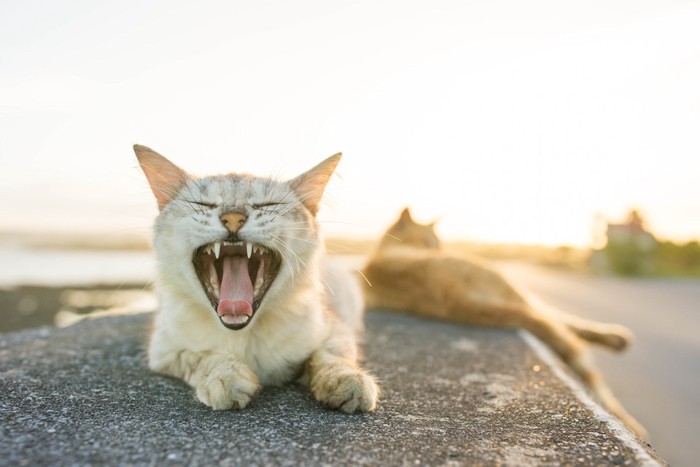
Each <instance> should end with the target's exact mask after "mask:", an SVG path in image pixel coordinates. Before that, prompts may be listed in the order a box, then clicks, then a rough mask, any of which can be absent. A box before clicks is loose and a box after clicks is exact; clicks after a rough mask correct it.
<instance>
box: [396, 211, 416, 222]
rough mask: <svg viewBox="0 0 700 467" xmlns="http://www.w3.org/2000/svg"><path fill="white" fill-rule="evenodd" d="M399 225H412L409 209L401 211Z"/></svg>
mask: <svg viewBox="0 0 700 467" xmlns="http://www.w3.org/2000/svg"><path fill="white" fill-rule="evenodd" d="M399 223H401V224H408V223H413V218H412V217H411V210H410V209H408V208H404V210H403V211H401V216H400V217H399Z"/></svg>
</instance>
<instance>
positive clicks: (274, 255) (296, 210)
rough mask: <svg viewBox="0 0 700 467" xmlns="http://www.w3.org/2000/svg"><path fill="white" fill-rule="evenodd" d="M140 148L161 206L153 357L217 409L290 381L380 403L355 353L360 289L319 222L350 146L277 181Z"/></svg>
mask: <svg viewBox="0 0 700 467" xmlns="http://www.w3.org/2000/svg"><path fill="white" fill-rule="evenodd" d="M134 151H135V152H136V156H137V158H138V160H139V163H140V165H141V168H142V169H143V171H144V173H145V175H146V178H147V179H148V182H149V184H150V187H151V190H152V191H153V194H154V195H155V198H156V201H157V202H158V208H159V210H160V213H159V214H158V217H157V218H156V222H155V234H154V248H155V252H156V260H157V269H158V281H157V292H158V296H159V300H160V309H159V311H158V312H157V313H156V318H155V323H154V328H153V332H152V335H151V340H150V344H149V348H148V365H149V367H150V368H151V369H152V370H153V371H156V372H158V373H163V374H166V375H170V376H174V377H176V378H180V379H182V380H184V381H186V382H187V383H188V384H189V385H190V386H192V387H193V388H194V389H195V391H196V394H197V398H198V399H199V400H200V401H201V402H202V403H204V404H206V405H208V406H210V407H212V408H213V409H215V410H226V409H242V408H244V407H245V406H246V405H248V404H249V403H250V401H251V399H252V398H253V396H254V395H255V393H256V392H258V390H259V389H260V387H261V386H265V385H281V384H284V383H287V382H291V381H298V382H301V383H303V384H306V385H308V386H309V388H310V390H311V392H312V394H313V395H314V397H315V398H316V399H317V400H318V401H319V402H320V403H322V404H323V405H325V406H327V407H330V408H333V409H338V410H342V411H344V412H348V413H353V412H366V411H371V410H374V408H375V405H376V401H377V397H378V394H379V389H378V387H377V384H376V382H375V379H374V377H373V376H371V375H370V374H368V373H367V372H365V371H364V370H363V369H362V368H360V366H359V365H358V363H357V355H358V349H357V343H356V333H357V332H358V331H359V330H360V328H361V324H362V313H363V307H362V297H361V293H360V289H359V286H358V285H357V283H356V282H354V280H353V279H354V278H353V277H352V276H351V275H350V274H348V273H346V274H345V276H343V275H342V271H333V270H332V268H330V267H329V266H328V265H324V264H323V263H322V240H321V236H320V232H319V225H318V222H317V221H316V213H317V211H318V208H319V202H320V200H321V196H322V194H323V191H324V188H325V186H326V182H327V181H328V179H329V178H330V176H331V175H332V174H333V172H334V170H335V167H336V165H337V164H338V162H339V161H340V154H336V155H334V156H332V157H329V158H328V159H326V160H325V161H323V162H321V163H320V164H318V165H317V166H315V167H314V168H312V169H311V170H309V171H307V172H305V173H303V174H301V175H299V176H298V177H296V178H294V179H292V180H289V181H279V180H276V179H271V178H265V177H255V176H253V175H248V174H226V175H215V176H210V177H194V176H192V175H190V174H188V173H187V172H185V171H184V170H182V169H181V168H179V167H178V166H176V165H175V164H173V163H172V162H170V161H169V160H168V159H166V158H165V157H163V156H161V155H160V154H158V153H156V152H155V151H153V150H151V149H149V148H147V147H145V146H139V145H136V146H134ZM343 279H345V280H343ZM329 287H331V288H333V289H334V290H335V294H334V295H333V296H330V293H328V288H329ZM341 297H342V300H340V298H341Z"/></svg>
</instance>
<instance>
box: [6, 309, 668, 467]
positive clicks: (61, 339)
mask: <svg viewBox="0 0 700 467" xmlns="http://www.w3.org/2000/svg"><path fill="white" fill-rule="evenodd" d="M149 322H150V315H149V314H143V315H137V316H131V317H118V318H105V319H99V320H93V321H85V322H82V323H80V324H77V325H75V326H72V327H69V328H65V329H54V328H39V329H33V330H28V331H22V332H16V333H12V334H5V335H0V415H1V417H2V428H1V430H2V433H1V435H0V459H3V464H6V465H31V466H36V465H89V464H93V465H96V464H108V465H117V464H118V465H125V464H129V465H183V464H188V465H214V464H216V465H223V466H227V465H407V464H410V465H420V464H423V465H493V464H507V465H562V464H569V465H611V464H617V465H621V464H624V465H664V461H663V460H661V459H659V458H658V457H657V456H656V455H655V454H654V452H653V451H652V450H651V449H650V448H649V446H648V445H646V444H644V443H642V442H641V441H639V440H638V439H637V438H636V437H634V435H632V433H631V432H629V431H628V430H626V429H625V428H624V427H621V426H620V425H619V424H616V423H615V422H614V420H612V419H611V417H610V416H607V414H605V412H604V411H602V410H601V409H600V408H598V407H597V406H596V405H595V403H593V402H592V401H591V400H590V399H588V400H585V398H586V397H587V396H586V392H585V390H584V389H583V388H581V387H580V386H577V384H578V383H576V382H575V380H573V379H571V378H569V381H566V376H565V377H564V378H563V379H562V375H568V373H567V370H566V369H565V368H562V367H560V366H558V364H557V363H556V359H554V358H553V357H552V356H551V354H548V353H547V352H548V351H547V349H545V348H543V347H542V346H540V347H539V348H538V347H537V343H536V342H535V341H534V339H532V338H527V339H523V338H521V334H519V333H518V332H517V331H509V330H501V329H484V328H472V327H465V326H457V325H449V324H445V323H439V322H433V321H427V320H422V319H418V318H413V317H409V316H402V315H397V314H393V313H386V312H378V311H376V312H371V313H369V315H368V318H367V329H368V332H367V338H366V341H367V344H366V345H365V353H366V357H367V364H366V366H367V367H368V368H369V369H370V370H372V371H373V372H374V373H375V374H376V375H378V376H379V378H380V379H381V381H382V383H381V384H382V389H383V395H382V398H381V401H380V404H379V407H378V410H377V411H376V412H375V413H372V414H365V415H357V416H348V415H345V414H341V413H337V412H333V411H328V410H324V409H323V408H321V407H319V405H318V404H317V403H316V402H315V401H314V400H313V398H312V397H311V395H310V394H309V393H308V391H307V390H306V389H305V388H302V387H298V386H295V385H291V386H289V387H285V388H271V389H266V390H265V391H263V392H262V393H261V394H260V395H259V396H258V397H257V399H255V401H254V402H253V403H252V404H251V406H250V407H249V408H248V409H246V410H244V411H242V412H213V411H211V410H210V409H208V408H207V407H205V406H203V405H202V404H200V403H199V402H197V401H196V400H195V398H194V395H193V391H192V390H191V389H190V388H189V387H187V386H186V385H185V384H184V383H181V382H180V381H177V380H174V379H169V378H164V377H160V376H157V375H155V374H152V373H151V372H149V370H148V369H147V368H146V365H145V341H146V336H147V330H148V327H149ZM526 340H533V342H535V344H534V347H533V346H532V345H530V344H528V342H526ZM548 355H549V356H548ZM548 359H550V361H548ZM552 362H553V363H552ZM552 364H553V365H554V366H553V367H552V366H550V365H552ZM572 385H573V386H572ZM582 397H583V399H582ZM611 420H612V422H611Z"/></svg>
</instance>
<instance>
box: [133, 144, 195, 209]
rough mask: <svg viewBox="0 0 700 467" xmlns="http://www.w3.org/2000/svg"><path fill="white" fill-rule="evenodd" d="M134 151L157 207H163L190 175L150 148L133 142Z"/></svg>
mask: <svg viewBox="0 0 700 467" xmlns="http://www.w3.org/2000/svg"><path fill="white" fill-rule="evenodd" d="M134 152H135V153H136V158H137V159H138V160H139V164H140V165H141V169H142V170H143V173H144V174H145V175H146V179H147V180H148V184H149V185H150V186H151V191H153V195H154V196H155V197H156V201H158V209H163V207H164V206H165V205H166V204H168V203H169V202H170V201H171V200H172V199H173V197H174V196H175V195H176V194H177V193H178V191H180V189H181V188H182V187H183V185H184V184H185V183H187V180H189V179H190V178H191V177H190V176H189V175H188V174H187V172H185V171H184V170H182V169H181V168H180V167H178V166H177V165H175V164H173V163H172V162H170V161H169V160H168V159H167V158H165V157H163V156H161V155H160V154H158V153H157V152H155V151H154V150H153V149H151V148H148V147H146V146H141V145H140V144H134Z"/></svg>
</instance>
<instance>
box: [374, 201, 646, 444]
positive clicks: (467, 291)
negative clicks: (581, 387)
mask: <svg viewBox="0 0 700 467" xmlns="http://www.w3.org/2000/svg"><path fill="white" fill-rule="evenodd" d="M362 273H363V275H364V276H365V278H366V279H367V282H366V284H365V299H366V303H367V306H368V307H369V308H384V309H393V310H398V311H407V312H411V313H414V314H417V315H421V316H427V317H430V318H438V319H442V320H446V321H453V322H457V323H466V324H475V325H484V326H505V327H518V328H523V329H526V330H528V331H530V332H531V333H532V334H534V335H536V336H537V337H539V338H540V339H541V340H543V341H544V342H545V343H547V344H548V345H549V346H550V347H551V348H552V349H554V350H555V351H556V352H557V353H558V354H559V355H560V356H561V357H562V359H563V360H564V361H565V362H566V363H568V364H569V365H570V366H571V368H572V369H573V370H574V371H575V372H576V373H578V374H579V375H580V377H581V378H582V379H583V380H584V381H585V382H586V383H587V384H588V385H589V386H590V387H591V388H592V389H593V390H594V391H595V393H596V394H597V395H598V396H599V398H600V399H601V401H602V402H603V403H604V404H605V405H606V406H607V407H608V409H609V410H610V411H611V412H613V413H614V414H615V415H617V416H618V417H619V418H620V419H621V420H622V421H624V422H625V423H626V424H627V425H628V426H629V427H630V428H632V429H633V430H634V431H635V432H637V433H638V434H639V435H640V436H642V437H646V430H645V429H644V427H643V426H641V425H640V424H639V422H637V421H636V420H635V419H634V418H632V416H630V415H629V414H628V413H627V412H626V411H625V409H624V408H623V407H622V405H620V403H619V402H618V401H617V399H616V398H615V397H614V396H613V394H612V392H611V391H610V389H609V388H608V387H607V385H606V384H605V383H604V381H603V378H602V376H601V374H600V372H599V371H598V370H597V369H596V368H595V366H594V365H593V363H592V362H591V360H590V357H589V354H588V353H587V349H586V347H585V344H584V342H585V341H589V342H594V343H597V344H601V345H604V346H606V347H608V348H610V349H613V350H622V349H624V348H625V347H626V346H627V344H628V343H629V342H630V340H631V338H632V333H631V332H630V331H629V330H628V329H627V328H624V327H622V326H619V325H612V324H603V323H597V322H593V321H586V320H583V319H579V318H575V317H573V316H568V315H564V314H558V315H554V314H552V313H545V312H544V311H540V310H536V309H534V308H533V307H531V306H530V305H529V304H528V303H527V302H526V300H525V299H524V298H523V297H522V296H521V294H520V293H518V292H517V291H516V289H515V288H513V287H512V286H511V285H510V284H509V283H508V282H507V281H506V280H505V279H504V278H503V277H502V276H500V275H499V274H498V273H496V272H494V271H493V270H491V269H489V268H487V267H485V266H484V265H481V264H479V263H478V262H477V261H475V260H474V259H472V258H468V257H465V256H457V255H452V254H449V253H445V252H443V251H441V250H440V241H439V239H438V238H437V236H436V235H435V232H434V230H433V225H432V224H430V225H421V224H418V223H416V222H414V221H413V219H412V218H411V214H410V212H409V210H408V209H405V210H404V211H403V212H402V213H401V216H400V218H399V220H398V221H397V222H396V223H395V224H394V225H392V226H391V227H390V228H389V230H388V231H387V233H386V235H384V236H383V237H382V240H381V242H380V243H379V246H378V248H377V249H376V251H375V252H374V253H373V254H372V255H371V256H370V258H369V261H368V262H367V264H366V266H365V267H364V269H363V271H362Z"/></svg>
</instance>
